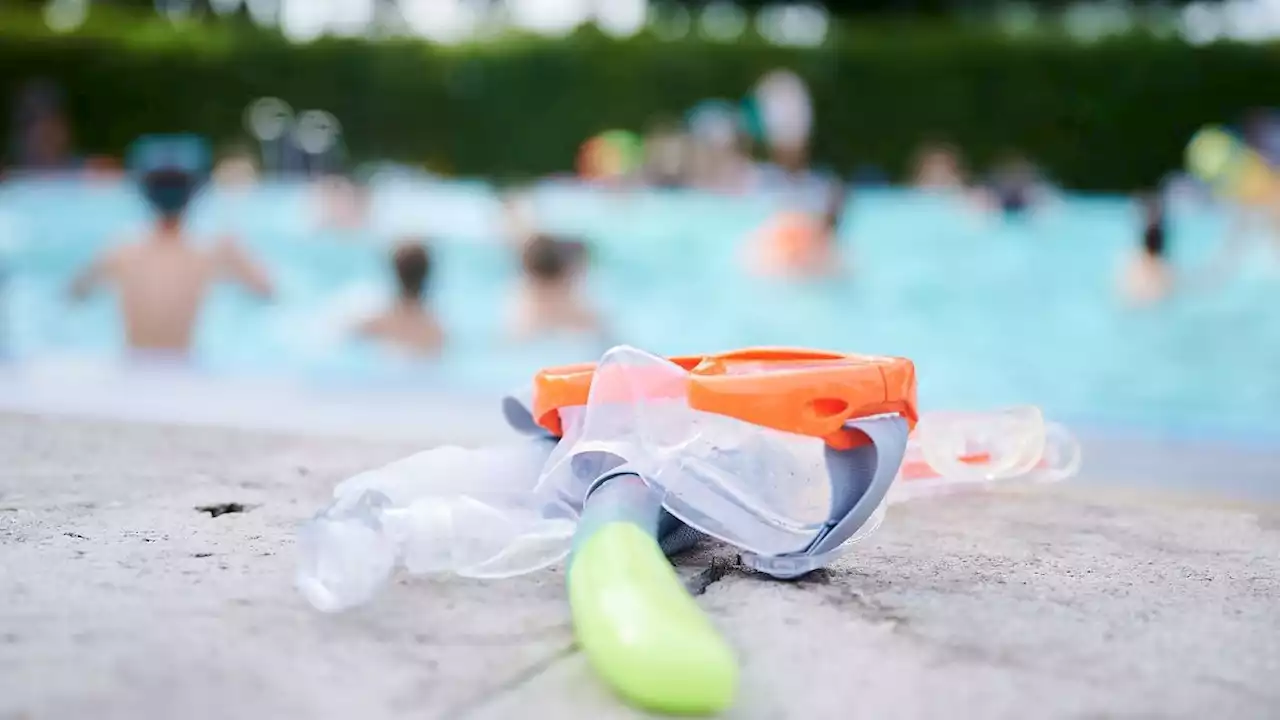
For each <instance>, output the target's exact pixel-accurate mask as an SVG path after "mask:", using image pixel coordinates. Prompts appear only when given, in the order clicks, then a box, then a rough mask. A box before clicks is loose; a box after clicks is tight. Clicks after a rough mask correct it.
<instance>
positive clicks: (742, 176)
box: [689, 100, 755, 193]
mask: <svg viewBox="0 0 1280 720" xmlns="http://www.w3.org/2000/svg"><path fill="white" fill-rule="evenodd" d="M689 137H690V138H691V140H692V143H691V148H690V149H691V154H690V163H689V165H690V168H689V171H690V184H691V185H693V186H694V187H696V188H699V189H701V190H707V191H710V192H718V193H741V192H744V191H746V190H748V189H749V188H750V187H751V185H752V178H753V174H754V170H755V166H754V164H753V163H752V161H751V158H750V157H749V156H748V154H747V152H748V144H747V139H746V133H745V132H744V129H743V127H742V121H741V119H740V113H739V110H738V109H737V108H736V107H735V106H733V105H731V104H729V103H728V102H725V101H723V100H707V101H704V102H702V103H700V104H699V105H698V106H697V107H695V108H694V109H693V111H691V112H690V114H689Z"/></svg>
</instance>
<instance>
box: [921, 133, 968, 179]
mask: <svg viewBox="0 0 1280 720" xmlns="http://www.w3.org/2000/svg"><path fill="white" fill-rule="evenodd" d="M912 185H914V186H915V187H916V188H917V189H920V190H928V191H955V190H964V189H965V186H966V180H965V172H964V165H963V163H962V161H961V160H960V153H959V151H957V150H956V149H955V147H953V146H952V145H950V144H948V143H925V144H924V145H922V146H921V147H920V149H919V150H918V151H917V152H916V158H915V170H914V172H913V173H912Z"/></svg>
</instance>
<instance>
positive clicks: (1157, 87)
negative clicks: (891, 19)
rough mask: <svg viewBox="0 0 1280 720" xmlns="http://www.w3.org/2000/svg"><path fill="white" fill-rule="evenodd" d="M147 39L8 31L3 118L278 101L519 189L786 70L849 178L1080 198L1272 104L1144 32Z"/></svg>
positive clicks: (1139, 178) (1193, 53) (191, 32)
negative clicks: (1001, 158) (1003, 179)
mask: <svg viewBox="0 0 1280 720" xmlns="http://www.w3.org/2000/svg"><path fill="white" fill-rule="evenodd" d="M0 24H7V25H8V28H10V29H11V28H13V27H16V25H15V24H14V23H4V22H2V21H0ZM147 27H148V28H149V29H146V30H145V31H143V30H140V29H135V30H133V31H131V32H127V33H126V32H104V31H101V30H97V31H89V30H86V31H84V32H81V33H78V34H73V35H68V36H54V35H50V34H47V33H43V34H36V33H18V32H12V31H8V32H5V31H0V83H3V88H0V89H2V90H3V91H4V92H5V102H6V103H8V102H9V101H10V99H11V98H12V95H13V91H14V90H15V89H16V88H17V87H18V86H19V85H20V84H21V83H22V82H23V81H24V80H26V79H27V78H29V77H32V76H35V75H40V76H45V77H50V78H53V79H56V80H58V81H60V82H61V83H62V85H63V87H64V88H65V90H66V91H67V96H68V100H69V103H70V106H71V111H72V115H73V118H74V120H75V124H76V135H77V139H78V143H79V147H80V149H81V150H82V151H87V152H109V153H120V152H121V150H122V149H123V148H124V147H125V146H126V145H127V144H128V143H129V141H130V140H131V139H133V138H134V137H136V136H137V135H139V134H141V133H147V132H172V131H195V132H200V133H203V134H206V135H208V136H210V137H212V138H215V139H217V140H219V141H226V140H231V139H236V138H238V137H240V136H241V134H242V130H241V127H242V126H241V113H242V110H243V108H244V107H245V105H246V104H247V103H248V102H249V101H251V100H252V99H254V98H257V97H260V96H264V95H271V96H278V97H281V98H283V99H285V100H286V101H288V102H289V103H290V104H291V105H293V106H294V107H295V108H299V109H301V108H311V107H319V108H324V109H326V110H329V111H330V112H332V113H334V114H335V115H336V116H337V117H338V118H339V119H340V120H341V122H342V123H343V125H344V129H345V138H346V142H347V145H348V148H349V150H350V152H351V154H352V155H353V156H354V157H357V158H366V159H368V158H394V159H399V160H403V161H409V162H416V163H423V164H427V165H430V166H433V167H436V168H441V169H445V170H448V171H452V172H456V173H459V174H465V175H479V174H484V175H503V176H510V175H527V174H537V173H546V172H551V171H560V170H565V169H568V168H570V167H571V166H572V163H573V158H574V155H575V152H576V149H577V147H578V144H579V143H580V142H581V141H582V140H583V138H585V137H587V136H588V135H589V134H592V133H594V132H597V131H599V130H602V129H605V128H611V127H623V128H632V129H641V128H642V127H643V126H644V124H645V123H646V122H647V121H648V120H649V119H650V118H652V117H653V116H655V115H658V114H664V113H665V114H670V115H679V114H680V113H682V112H683V111H684V110H685V109H687V108H688V107H690V106H691V105H693V104H694V103H696V102H697V101H699V100H701V99H704V98H707V97H713V96H717V97H729V98H734V97H740V96H742V94H744V93H745V92H747V91H748V90H749V88H750V87H751V86H752V84H753V83H754V82H755V81H756V79H757V78H759V77H760V76H761V75H762V74H763V73H764V72H765V71H767V70H769V69H772V68H775V67H778V66H787V67H791V68H793V69H795V70H796V71H798V72H800V73H801V74H802V75H803V76H805V77H806V78H807V79H808V81H809V82H810V84H811V87H812V90H813V93H814V95H815V103H816V110H817V130H816V140H815V155H816V157H817V159H818V160H819V161H821V162H824V163H828V164H830V165H831V166H833V167H835V168H837V169H840V170H844V171H851V170H853V169H854V168H856V167H858V166H860V165H863V164H866V163H872V164H876V165H879V166H881V167H883V168H886V169H888V170H889V171H890V172H894V173H898V172H902V171H903V170H904V169H905V166H906V164H907V162H908V160H909V157H910V154H911V152H912V150H913V148H914V147H915V146H916V145H917V143H918V142H919V141H920V140H921V139H923V138H926V137H934V138H946V139H949V140H951V141H953V142H956V143H957V144H959V145H961V146H962V147H964V148H965V149H966V151H967V152H968V154H969V156H970V158H971V161H972V162H973V164H975V165H977V166H979V167H981V166H982V164H983V163H985V162H986V161H988V160H989V159H990V158H992V157H993V156H994V155H996V154H998V153H1000V152H1001V151H1003V150H1005V149H1008V148H1019V149H1022V150H1024V151H1026V152H1027V153H1029V154H1030V155H1032V156H1033V157H1035V158H1037V159H1039V160H1040V161H1041V162H1042V163H1043V164H1044V165H1045V166H1046V167H1047V168H1048V169H1049V171H1050V172H1051V173H1052V174H1053V175H1054V176H1055V177H1056V178H1057V179H1058V180H1060V181H1061V182H1063V183H1065V184H1068V185H1070V186H1073V187H1078V188H1084V189H1130V188H1136V187H1142V186H1146V185H1149V184H1150V183H1152V182H1153V181H1154V180H1156V179H1157V178H1159V177H1160V176H1161V175H1162V174H1163V173H1164V172H1166V171H1167V170H1169V169H1170V168H1172V167H1175V166H1178V165H1180V164H1181V155H1182V148H1183V145H1184V144H1185V142H1186V140H1187V138H1188V137H1189V136H1190V134H1191V133H1192V132H1193V131H1194V130H1195V129H1196V128H1197V127H1199V126H1200V125H1202V124H1204V123H1206V122H1221V121H1228V122H1230V121H1234V120H1236V119H1238V118H1239V116H1240V114H1241V112H1242V111H1243V110H1245V109H1246V108H1248V107H1251V106H1258V105H1267V106H1280V52H1278V50H1280V48H1277V47H1276V46H1265V45H1239V44H1216V45H1211V46H1206V47H1199V48H1194V47H1190V46H1187V45H1185V44H1182V43H1180V42H1177V41H1173V40H1159V39H1155V38H1152V37H1149V36H1131V37H1124V38H1116V39H1111V40H1107V41H1104V42H1101V43H1098V44H1095V45H1091V46H1081V45H1077V44H1074V43H1072V42H1070V41H1068V40H1066V39H1064V38H1060V37H1046V36H1039V37H1033V38H1025V39H1019V40H1014V39H1008V38H1001V37H999V36H995V35H993V34H991V33H989V32H985V31H976V30H963V29H952V30H951V31H948V32H938V31H935V30H925V29H910V28H898V29H893V28H882V29H880V30H877V31H876V32H864V33H862V34H853V33H845V34H842V35H841V39H840V41H839V42H835V43H832V44H830V45H829V46H827V47H824V48H822V49H816V50H803V51H800V50H783V49H778V48H772V47H769V46H767V45H765V44H763V43H761V42H759V41H758V40H750V39H749V40H747V41H745V42H743V43H739V44H734V45H721V44H714V43H709V42H701V41H696V40H686V41H678V42H661V41H658V40H655V39H653V38H646V37H638V38H636V39H632V40H628V41H615V40H610V39H606V38H604V37H602V36H600V35H598V34H597V33H595V32H594V31H584V32H581V33H579V34H577V35H575V36H574V37H572V38H569V39H566V40H559V41H542V40H535V39H513V40H508V41H503V42H500V43H490V44H487V45H477V46H470V47H465V48H440V47H433V46H430V45H426V44H423V43H418V42H413V41H388V42H380V43H367V42H363V41H354V40H323V41H319V42H316V43H313V44H310V45H306V46H292V45H289V44H288V43H286V42H284V41H283V40H281V39H280V38H278V37H275V36H272V35H267V34H263V33H259V32H256V31H253V30H248V29H231V28H225V27H222V28H215V29H212V30H210V29H199V28H196V29H192V28H187V29H183V30H174V29H169V28H167V27H166V28H161V29H156V26H154V25H151V26H147ZM7 115H8V112H7V108H6V116H7Z"/></svg>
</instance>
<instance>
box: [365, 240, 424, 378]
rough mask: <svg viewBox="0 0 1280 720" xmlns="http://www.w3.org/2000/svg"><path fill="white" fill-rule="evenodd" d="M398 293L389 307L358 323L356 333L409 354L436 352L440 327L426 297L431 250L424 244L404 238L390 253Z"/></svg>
mask: <svg viewBox="0 0 1280 720" xmlns="http://www.w3.org/2000/svg"><path fill="white" fill-rule="evenodd" d="M391 268H392V270H393V272H394V273H395V277H396V286H397V291H398V296H397V298H396V300H395V302H394V303H393V304H392V305H391V307H389V308H387V309H386V310H383V311H382V312H381V313H379V314H378V315H376V316H374V317H372V318H369V319H368V320H366V321H364V322H363V323H361V325H360V327H359V328H358V333H359V334H360V335H361V336H363V337H366V338H369V339H371V340H375V341H377V342H379V343H382V344H385V345H388V346H390V347H393V348H395V349H397V350H400V351H403V352H407V353H409V354H412V355H438V354H439V353H440V350H441V348H443V346H444V331H443V330H442V329H441V327H440V322H439V320H437V318H436V315H435V312H434V311H433V310H432V309H431V306H430V303H429V301H428V300H427V297H426V296H427V290H428V286H429V284H430V281H431V270H432V262H431V254H430V251H429V250H428V249H427V246H426V244H424V243H422V242H421V241H417V240H406V241H404V242H402V243H400V244H399V245H397V246H396V248H395V250H394V251H392V253H391Z"/></svg>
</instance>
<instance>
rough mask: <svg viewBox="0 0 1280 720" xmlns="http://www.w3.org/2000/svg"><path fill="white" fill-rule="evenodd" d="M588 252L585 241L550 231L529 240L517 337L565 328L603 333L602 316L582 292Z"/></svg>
mask: <svg viewBox="0 0 1280 720" xmlns="http://www.w3.org/2000/svg"><path fill="white" fill-rule="evenodd" d="M584 254H585V248H584V246H583V245H582V244H581V243H578V242H574V241H569V240H557V239H556V238H552V237H549V236H546V235H539V236H536V237H534V238H533V239H532V240H530V241H529V242H528V243H527V244H525V246H524V249H523V251H522V255H521V265H522V269H523V270H524V278H523V279H522V281H521V284H520V288H519V291H518V293H517V296H516V304H515V307H514V312H513V317H512V319H511V335H512V336H513V337H514V339H516V340H529V339H532V338H536V337H542V336H546V335H556V334H561V333H565V332H567V333H571V334H590V335H596V336H600V337H603V335H604V330H603V327H602V325H601V323H600V318H599V317H598V316H597V315H596V313H595V312H594V311H593V310H592V309H591V308H590V307H589V305H588V304H587V302H586V300H585V299H584V298H582V297H581V296H580V295H579V293H578V287H577V284H578V283H577V281H578V277H579V275H580V273H581V270H582V266H583V262H584Z"/></svg>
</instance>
